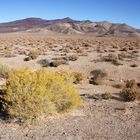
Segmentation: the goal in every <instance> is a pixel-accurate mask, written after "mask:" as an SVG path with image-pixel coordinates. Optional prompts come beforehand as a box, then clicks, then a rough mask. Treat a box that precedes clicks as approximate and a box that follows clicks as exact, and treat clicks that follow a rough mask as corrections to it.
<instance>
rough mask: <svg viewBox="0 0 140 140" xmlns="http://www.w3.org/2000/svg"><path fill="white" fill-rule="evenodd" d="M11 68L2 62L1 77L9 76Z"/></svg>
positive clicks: (0, 66) (0, 67) (0, 65)
mask: <svg viewBox="0 0 140 140" xmlns="http://www.w3.org/2000/svg"><path fill="white" fill-rule="evenodd" d="M9 71H10V68H9V67H8V66H7V65H5V64H0V77H2V78H7V76H8V72H9Z"/></svg>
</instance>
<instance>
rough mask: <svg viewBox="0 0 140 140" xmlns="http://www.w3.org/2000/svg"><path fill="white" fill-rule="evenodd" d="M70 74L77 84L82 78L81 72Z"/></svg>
mask: <svg viewBox="0 0 140 140" xmlns="http://www.w3.org/2000/svg"><path fill="white" fill-rule="evenodd" d="M72 75H73V77H74V83H75V84H79V83H80V82H81V81H82V80H83V78H84V75H83V73H81V72H73V73H72Z"/></svg>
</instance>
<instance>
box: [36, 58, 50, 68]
mask: <svg viewBox="0 0 140 140" xmlns="http://www.w3.org/2000/svg"><path fill="white" fill-rule="evenodd" d="M38 63H39V64H41V65H42V66H43V67H48V66H49V65H50V63H49V61H48V60H47V59H41V60H39V61H38Z"/></svg>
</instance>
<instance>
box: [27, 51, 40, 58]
mask: <svg viewBox="0 0 140 140" xmlns="http://www.w3.org/2000/svg"><path fill="white" fill-rule="evenodd" d="M38 55H39V53H38V51H31V52H30V53H29V55H28V56H29V57H30V58H31V59H36V58H37V57H38Z"/></svg>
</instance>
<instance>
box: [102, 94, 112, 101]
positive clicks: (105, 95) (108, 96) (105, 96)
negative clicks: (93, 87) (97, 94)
mask: <svg viewBox="0 0 140 140" xmlns="http://www.w3.org/2000/svg"><path fill="white" fill-rule="evenodd" d="M101 96H102V98H103V99H105V100H108V99H110V98H112V95H111V93H109V92H107V93H104V94H102V95H101Z"/></svg>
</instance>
